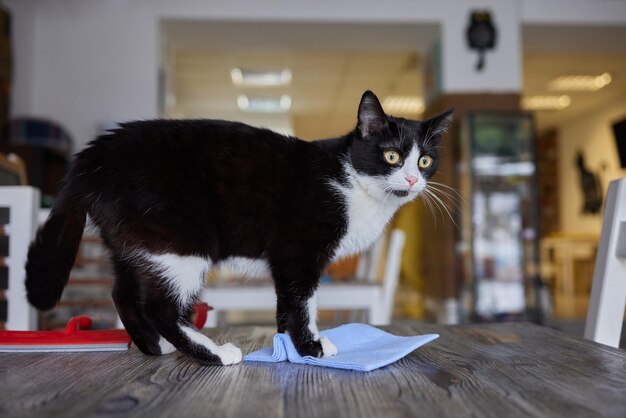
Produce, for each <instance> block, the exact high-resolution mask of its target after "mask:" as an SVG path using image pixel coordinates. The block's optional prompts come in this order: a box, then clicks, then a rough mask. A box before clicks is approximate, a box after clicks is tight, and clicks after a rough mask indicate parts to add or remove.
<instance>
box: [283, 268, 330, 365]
mask: <svg viewBox="0 0 626 418" xmlns="http://www.w3.org/2000/svg"><path fill="white" fill-rule="evenodd" d="M278 277H281V276H278ZM275 280H276V295H277V306H276V308H277V310H276V320H277V325H278V332H286V333H288V334H289V335H290V336H291V340H292V341H293V344H294V346H295V347H296V350H298V353H299V354H300V355H301V356H312V357H330V356H334V355H335V354H337V347H335V345H334V344H333V343H332V342H331V341H330V340H329V339H328V338H326V337H320V333H319V330H318V328H317V302H316V295H315V289H316V287H317V282H316V281H315V282H308V283H309V284H307V282H303V281H281V280H280V279H279V278H275Z"/></svg>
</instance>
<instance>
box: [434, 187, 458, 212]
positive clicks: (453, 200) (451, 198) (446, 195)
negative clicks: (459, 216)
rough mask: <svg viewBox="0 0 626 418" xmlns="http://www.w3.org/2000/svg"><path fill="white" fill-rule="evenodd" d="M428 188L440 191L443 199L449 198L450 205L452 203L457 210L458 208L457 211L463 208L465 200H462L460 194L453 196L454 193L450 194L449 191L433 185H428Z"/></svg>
mask: <svg viewBox="0 0 626 418" xmlns="http://www.w3.org/2000/svg"><path fill="white" fill-rule="evenodd" d="M428 188H429V190H430V191H432V192H437V193H441V194H442V195H443V197H444V198H445V199H447V200H449V201H450V203H451V204H452V205H454V207H455V208H456V209H457V210H459V211H460V210H461V209H463V206H465V201H464V200H463V198H462V197H461V196H455V195H453V194H451V193H449V192H447V191H445V190H441V189H438V188H436V187H434V186H428Z"/></svg>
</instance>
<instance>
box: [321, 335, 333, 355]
mask: <svg viewBox="0 0 626 418" xmlns="http://www.w3.org/2000/svg"><path fill="white" fill-rule="evenodd" d="M320 343H321V344H322V352H323V353H324V354H323V357H332V356H335V355H337V347H336V346H335V344H333V343H332V342H330V340H329V339H328V338H327V337H322V338H320Z"/></svg>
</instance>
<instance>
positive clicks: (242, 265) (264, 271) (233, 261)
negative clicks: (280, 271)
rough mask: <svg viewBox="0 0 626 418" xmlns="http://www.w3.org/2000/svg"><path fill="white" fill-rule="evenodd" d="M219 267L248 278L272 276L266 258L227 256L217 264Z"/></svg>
mask: <svg viewBox="0 0 626 418" xmlns="http://www.w3.org/2000/svg"><path fill="white" fill-rule="evenodd" d="M217 267H218V268H220V269H227V270H228V271H229V272H232V273H238V274H242V275H244V276H247V277H250V278H265V277H272V271H271V269H270V265H269V263H268V262H267V261H266V260H263V259H255V258H247V257H229V258H227V259H225V260H223V261H220V262H219V263H218V264H217Z"/></svg>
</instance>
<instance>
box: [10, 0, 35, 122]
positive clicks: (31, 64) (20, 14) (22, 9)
mask: <svg viewBox="0 0 626 418" xmlns="http://www.w3.org/2000/svg"><path fill="white" fill-rule="evenodd" d="M11 11H12V16H11V18H12V22H11V23H12V31H13V38H14V39H15V42H14V44H16V45H15V46H18V45H19V48H14V50H13V62H14V64H13V65H14V71H13V75H12V77H13V80H12V89H13V93H14V94H13V100H12V102H11V113H12V114H25V113H29V112H30V111H31V109H32V106H33V98H34V97H33V94H34V93H33V88H32V87H33V78H34V76H35V71H34V69H35V36H36V33H35V30H36V26H35V13H36V8H35V3H31V2H28V1H22V2H15V4H12V5H11Z"/></svg>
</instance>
